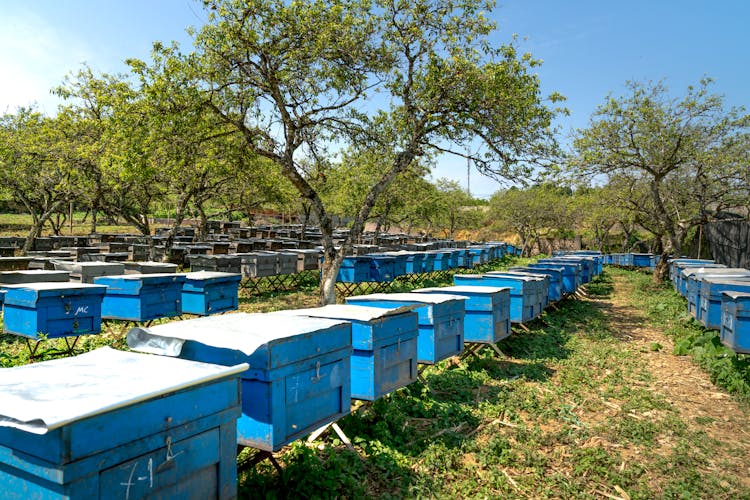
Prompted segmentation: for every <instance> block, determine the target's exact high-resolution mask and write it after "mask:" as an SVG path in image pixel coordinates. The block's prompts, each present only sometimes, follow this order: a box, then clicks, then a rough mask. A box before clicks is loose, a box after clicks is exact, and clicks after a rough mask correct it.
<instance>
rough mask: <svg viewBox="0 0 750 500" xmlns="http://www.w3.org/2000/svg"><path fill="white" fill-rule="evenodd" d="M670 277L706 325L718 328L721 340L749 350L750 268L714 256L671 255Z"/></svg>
mask: <svg viewBox="0 0 750 500" xmlns="http://www.w3.org/2000/svg"><path fill="white" fill-rule="evenodd" d="M669 277H670V279H671V280H672V283H673V284H674V287H675V290H677V291H678V292H679V293H680V295H682V296H683V297H685V299H686V300H687V306H688V311H689V312H690V314H691V315H692V316H693V317H694V318H695V319H696V320H698V321H700V323H701V324H703V326H705V327H706V328H710V329H713V330H719V334H720V337H721V342H722V343H723V344H724V345H726V346H727V347H729V348H730V349H732V350H733V351H735V352H737V353H743V354H750V270H748V269H744V268H731V267H727V266H725V265H723V264H717V263H715V262H714V261H712V260H702V259H672V260H670V263H669Z"/></svg>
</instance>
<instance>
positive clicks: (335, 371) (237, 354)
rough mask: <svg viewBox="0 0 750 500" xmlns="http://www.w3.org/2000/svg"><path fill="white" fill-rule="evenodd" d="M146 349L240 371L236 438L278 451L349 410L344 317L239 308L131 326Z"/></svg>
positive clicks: (348, 336) (348, 333)
mask: <svg viewBox="0 0 750 500" xmlns="http://www.w3.org/2000/svg"><path fill="white" fill-rule="evenodd" d="M127 340H128V345H129V346H130V347H131V348H133V349H135V350H140V351H144V352H151V353H155V354H164V355H169V356H179V357H180V358H183V359H189V360H193V361H203V362H209V363H216V364H220V365H234V364H237V363H239V362H243V363H248V365H249V366H250V368H249V369H248V370H247V371H245V372H243V373H241V374H240V386H241V389H242V416H241V417H240V418H239V420H238V421H237V443H239V444H241V445H243V446H250V447H253V448H257V449H260V450H266V451H278V450H280V449H281V448H282V447H284V446H286V445H287V444H289V443H291V442H292V441H295V440H297V439H299V438H301V437H303V436H305V435H307V434H310V433H311V432H312V431H314V430H316V429H318V428H320V427H322V426H324V425H326V424H329V423H331V422H335V421H336V420H338V419H339V418H341V417H342V416H344V415H346V414H348V413H349V408H350V403H351V354H352V327H351V324H350V323H348V322H344V321H337V320H330V319H321V318H305V317H298V316H288V315H283V314H275V313H270V314H246V313H234V314H225V315H222V316H207V317H204V318H196V319H190V320H186V321H173V322H171V323H164V324H161V325H158V326H154V327H150V328H133V329H132V330H130V332H128V336H127Z"/></svg>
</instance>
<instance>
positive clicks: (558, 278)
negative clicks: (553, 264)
mask: <svg viewBox="0 0 750 500" xmlns="http://www.w3.org/2000/svg"><path fill="white" fill-rule="evenodd" d="M508 270H509V271H518V272H524V273H531V274H543V275H546V276H548V277H549V300H550V302H557V301H559V300H561V299H562V297H563V292H564V290H563V283H562V279H563V277H562V274H563V268H561V267H558V268H544V267H511V268H510V269H508Z"/></svg>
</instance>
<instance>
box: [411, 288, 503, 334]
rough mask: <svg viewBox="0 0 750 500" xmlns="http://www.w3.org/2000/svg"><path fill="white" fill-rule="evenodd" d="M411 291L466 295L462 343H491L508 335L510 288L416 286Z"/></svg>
mask: <svg viewBox="0 0 750 500" xmlns="http://www.w3.org/2000/svg"><path fill="white" fill-rule="evenodd" d="M414 292H415V293H448V294H451V295H460V296H462V297H466V302H465V309H466V315H465V316H464V342H466V343H475V344H494V343H495V342H498V341H500V340H502V339H504V338H505V337H507V336H508V335H510V289H509V288H499V287H490V286H446V287H435V288H420V289H417V290H414Z"/></svg>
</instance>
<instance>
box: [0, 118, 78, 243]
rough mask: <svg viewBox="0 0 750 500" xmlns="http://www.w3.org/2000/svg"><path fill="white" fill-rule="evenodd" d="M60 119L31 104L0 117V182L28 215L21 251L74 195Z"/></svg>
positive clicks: (73, 170) (74, 178)
mask: <svg viewBox="0 0 750 500" xmlns="http://www.w3.org/2000/svg"><path fill="white" fill-rule="evenodd" d="M68 146H69V143H68V141H67V138H66V137H65V135H64V132H63V129H62V128H61V127H60V122H59V121H58V120H56V119H54V118H48V117H45V116H43V115H42V114H40V113H39V112H37V111H35V110H34V109H31V108H20V109H18V111H17V112H16V113H14V114H5V115H3V116H2V117H0V184H2V186H3V188H4V189H6V190H7V191H9V192H10V193H11V195H12V196H13V199H14V200H16V201H18V202H19V203H21V204H22V205H23V206H24V207H25V209H26V211H27V212H28V213H29V214H30V215H31V218H32V225H31V228H30V229H29V233H28V235H27V237H26V241H25V243H24V246H23V252H28V251H29V250H31V249H32V245H33V243H34V238H36V237H38V236H39V235H40V234H41V232H42V228H43V227H44V225H45V224H46V223H47V221H48V220H49V219H50V217H51V216H52V215H53V214H55V213H56V212H58V211H59V210H60V209H61V208H62V207H66V206H67V204H68V202H69V201H70V200H71V199H72V198H73V195H74V192H75V185H76V182H77V171H76V168H75V166H74V165H73V164H72V163H71V161H70V157H69V152H70V148H69V147H68Z"/></svg>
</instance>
